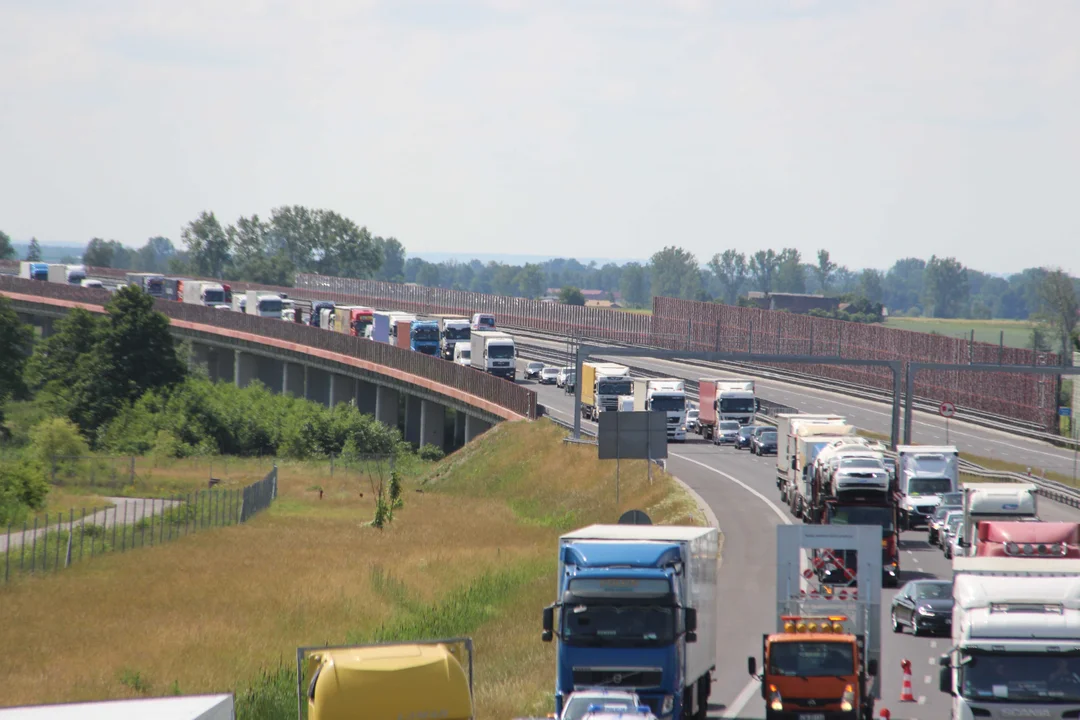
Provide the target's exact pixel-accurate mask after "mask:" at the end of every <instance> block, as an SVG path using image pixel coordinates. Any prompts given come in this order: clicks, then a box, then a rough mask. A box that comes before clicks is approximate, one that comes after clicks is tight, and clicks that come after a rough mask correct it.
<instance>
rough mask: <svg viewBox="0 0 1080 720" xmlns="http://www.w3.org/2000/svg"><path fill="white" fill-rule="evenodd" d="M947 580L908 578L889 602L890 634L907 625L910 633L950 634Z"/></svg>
mask: <svg viewBox="0 0 1080 720" xmlns="http://www.w3.org/2000/svg"><path fill="white" fill-rule="evenodd" d="M952 592H953V591H952V581H951V580H912V581H911V582H909V583H908V584H907V585H904V587H902V588H900V591H899V592H897V593H896V597H894V598H893V601H892V610H891V611H890V618H891V620H892V629H893V632H894V633H902V632H904V628H905V627H909V628H911V634H912V635H922V634H923V633H927V634H936V635H950V634H951V633H952V608H953V594H952Z"/></svg>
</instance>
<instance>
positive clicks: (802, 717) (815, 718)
mask: <svg viewBox="0 0 1080 720" xmlns="http://www.w3.org/2000/svg"><path fill="white" fill-rule="evenodd" d="M799 720H825V713H799Z"/></svg>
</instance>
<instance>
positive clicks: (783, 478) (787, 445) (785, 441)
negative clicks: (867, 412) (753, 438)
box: [776, 413, 847, 501]
mask: <svg viewBox="0 0 1080 720" xmlns="http://www.w3.org/2000/svg"><path fill="white" fill-rule="evenodd" d="M809 424H813V425H846V424H847V420H846V419H845V418H844V417H843V416H842V415H813V414H810V413H782V414H780V415H777V416H776V487H777V488H779V489H780V498H781V499H783V500H785V501H786V500H787V481H788V477H789V473H790V471H791V463H792V460H793V459H794V456H795V438H796V435H795V431H796V430H797V429H798V428H799V425H809Z"/></svg>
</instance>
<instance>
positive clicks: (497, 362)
mask: <svg viewBox="0 0 1080 720" xmlns="http://www.w3.org/2000/svg"><path fill="white" fill-rule="evenodd" d="M469 344H470V345H471V346H472V353H471V354H470V356H469V364H470V365H471V366H472V367H474V368H476V369H477V370H479V371H481V372H486V373H491V374H492V375H495V376H496V377H501V378H504V379H506V380H515V379H517V365H516V364H515V357H516V355H517V352H516V347H515V346H514V338H513V337H512V336H511V335H508V334H507V333H504V332H499V331H498V330H473V331H472V333H471V335H470V337H469Z"/></svg>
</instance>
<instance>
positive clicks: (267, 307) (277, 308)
mask: <svg viewBox="0 0 1080 720" xmlns="http://www.w3.org/2000/svg"><path fill="white" fill-rule="evenodd" d="M185 295H186V293H185ZM241 298H242V299H243V301H241ZM233 310H235V311H237V312H244V313H247V314H249V315H258V316H259V317H271V318H275V319H277V320H280V319H281V296H280V295H278V294H277V293H268V292H259V291H258V290H248V291H247V292H245V293H233Z"/></svg>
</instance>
